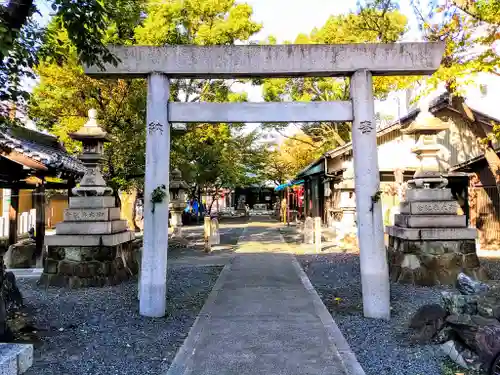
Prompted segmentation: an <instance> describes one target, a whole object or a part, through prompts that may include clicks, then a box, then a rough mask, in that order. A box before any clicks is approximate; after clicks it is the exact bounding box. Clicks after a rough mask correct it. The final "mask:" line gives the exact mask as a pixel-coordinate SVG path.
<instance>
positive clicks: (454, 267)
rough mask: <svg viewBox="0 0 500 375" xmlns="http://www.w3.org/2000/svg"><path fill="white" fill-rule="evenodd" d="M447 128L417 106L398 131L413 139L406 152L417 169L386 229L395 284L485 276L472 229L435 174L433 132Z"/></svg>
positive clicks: (443, 180)
mask: <svg viewBox="0 0 500 375" xmlns="http://www.w3.org/2000/svg"><path fill="white" fill-rule="evenodd" d="M448 126H449V125H448V124H447V123H445V122H443V121H441V120H440V119H438V118H436V117H434V116H433V115H432V114H431V113H430V112H429V110H428V107H423V108H421V110H420V113H419V115H418V116H417V118H416V119H415V121H414V122H413V123H412V124H411V125H410V126H409V127H408V128H406V129H404V131H403V132H404V133H406V134H415V135H416V136H418V142H417V144H416V146H415V147H414V148H413V149H412V151H413V152H414V153H415V154H416V155H417V158H418V159H419V160H420V168H419V169H418V170H417V171H416V172H415V175H414V177H413V179H412V180H410V181H408V190H407V191H406V196H405V199H404V200H403V201H402V202H401V204H400V214H397V215H395V220H394V222H395V224H394V225H393V226H388V227H387V233H388V235H389V246H388V256H389V269H390V274H391V278H392V280H394V281H398V282H400V283H412V284H418V285H436V284H443V285H450V284H454V283H455V282H456V279H457V275H458V273H460V272H464V273H466V274H468V275H470V276H473V277H476V278H479V279H484V278H487V276H486V274H485V272H484V270H483V269H482V268H481V266H480V263H479V259H478V257H477V254H476V241H475V239H476V236H477V231H476V229H474V228H468V227H467V223H466V217H465V215H458V207H459V206H458V203H457V202H456V200H455V199H454V198H453V196H452V194H451V189H449V188H446V186H447V185H448V180H447V179H446V178H444V177H443V176H442V174H441V172H440V170H439V160H438V157H439V155H438V154H439V152H440V151H441V146H440V145H439V144H438V142H437V134H438V133H439V132H441V131H443V130H446V129H448Z"/></svg>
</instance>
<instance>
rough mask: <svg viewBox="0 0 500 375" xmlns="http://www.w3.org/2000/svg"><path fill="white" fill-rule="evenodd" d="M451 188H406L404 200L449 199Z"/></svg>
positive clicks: (450, 197) (451, 196)
mask: <svg viewBox="0 0 500 375" xmlns="http://www.w3.org/2000/svg"><path fill="white" fill-rule="evenodd" d="M451 200H453V195H452V194H451V189H408V190H406V199H405V202H418V201H451Z"/></svg>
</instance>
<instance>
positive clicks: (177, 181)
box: [169, 168, 189, 190]
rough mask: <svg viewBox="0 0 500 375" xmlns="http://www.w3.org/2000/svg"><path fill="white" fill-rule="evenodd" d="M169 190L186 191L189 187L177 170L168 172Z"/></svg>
mask: <svg viewBox="0 0 500 375" xmlns="http://www.w3.org/2000/svg"><path fill="white" fill-rule="evenodd" d="M169 187H170V189H184V190H188V189H189V185H188V184H187V183H186V181H184V180H183V179H182V173H181V171H180V170H179V169H177V168H175V169H174V170H173V171H172V172H170V186H169Z"/></svg>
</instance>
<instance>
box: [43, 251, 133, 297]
mask: <svg viewBox="0 0 500 375" xmlns="http://www.w3.org/2000/svg"><path fill="white" fill-rule="evenodd" d="M135 253H136V248H135V247H134V246H133V243H132V242H125V243H122V244H119V245H116V246H76V247H69V246H66V247H61V246H49V247H48V254H47V258H46V260H45V264H44V268H43V274H42V276H41V278H40V280H39V284H40V285H45V286H57V287H69V288H81V287H101V286H106V285H116V284H119V283H121V282H123V281H126V280H128V279H130V278H133V277H134V275H136V274H137V272H138V268H139V267H138V262H137V256H136V254H135Z"/></svg>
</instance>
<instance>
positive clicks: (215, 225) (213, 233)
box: [210, 217, 220, 245]
mask: <svg viewBox="0 0 500 375" xmlns="http://www.w3.org/2000/svg"><path fill="white" fill-rule="evenodd" d="M219 244H220V233H219V220H218V219H217V218H216V217H214V218H213V219H212V220H211V221H210V245H219Z"/></svg>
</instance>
